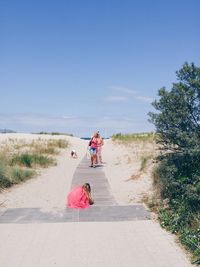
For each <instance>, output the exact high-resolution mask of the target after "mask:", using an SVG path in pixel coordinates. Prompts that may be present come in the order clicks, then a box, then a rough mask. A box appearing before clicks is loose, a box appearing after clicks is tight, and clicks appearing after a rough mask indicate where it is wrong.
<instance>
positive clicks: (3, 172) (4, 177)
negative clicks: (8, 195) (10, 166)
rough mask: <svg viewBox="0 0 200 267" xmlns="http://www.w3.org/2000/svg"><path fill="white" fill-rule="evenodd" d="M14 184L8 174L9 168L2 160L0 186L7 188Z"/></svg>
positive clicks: (0, 163)
mask: <svg viewBox="0 0 200 267" xmlns="http://www.w3.org/2000/svg"><path fill="white" fill-rule="evenodd" d="M11 185H12V182H11V181H10V179H9V177H8V175H7V169H6V166H5V165H4V164H2V162H0V188H7V187H10V186H11Z"/></svg>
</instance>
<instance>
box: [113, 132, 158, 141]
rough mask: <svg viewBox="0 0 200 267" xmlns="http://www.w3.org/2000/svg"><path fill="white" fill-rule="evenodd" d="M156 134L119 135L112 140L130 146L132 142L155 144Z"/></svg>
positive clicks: (115, 135)
mask: <svg viewBox="0 0 200 267" xmlns="http://www.w3.org/2000/svg"><path fill="white" fill-rule="evenodd" d="M155 138H156V136H155V134H154V133H153V132H149V133H133V134H122V133H117V134H114V135H113V136H112V140H113V141H115V142H119V143H122V144H128V143H132V142H153V141H155Z"/></svg>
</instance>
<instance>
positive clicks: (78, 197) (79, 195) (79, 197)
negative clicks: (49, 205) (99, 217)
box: [67, 183, 94, 209]
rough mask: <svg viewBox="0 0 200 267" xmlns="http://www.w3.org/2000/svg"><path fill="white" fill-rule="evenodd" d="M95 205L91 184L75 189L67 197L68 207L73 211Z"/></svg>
mask: <svg viewBox="0 0 200 267" xmlns="http://www.w3.org/2000/svg"><path fill="white" fill-rule="evenodd" d="M92 204H94V202H93V200H92V198H91V187H90V184H88V183H85V184H84V185H82V186H77V187H75V188H74V189H73V190H72V191H71V192H70V193H69V195H68V196H67V206H68V208H72V209H86V208H89V206H90V205H92Z"/></svg>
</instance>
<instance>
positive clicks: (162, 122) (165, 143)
mask: <svg viewBox="0 0 200 267" xmlns="http://www.w3.org/2000/svg"><path fill="white" fill-rule="evenodd" d="M176 74H177V78H178V82H177V83H173V85H172V89H171V91H167V90H166V88H165V87H163V88H161V89H160V90H159V91H158V96H159V97H160V98H159V100H156V101H154V102H153V106H154V107H155V109H156V110H157V111H158V113H153V112H150V113H149V115H150V121H151V122H153V123H154V125H155V126H156V131H157V133H158V136H159V141H158V142H159V143H161V144H162V147H163V149H166V150H172V151H174V152H181V153H194V152H200V68H198V67H196V66H195V65H194V63H192V64H188V63H185V64H184V65H183V67H182V68H181V69H180V70H179V71H177V72H176Z"/></svg>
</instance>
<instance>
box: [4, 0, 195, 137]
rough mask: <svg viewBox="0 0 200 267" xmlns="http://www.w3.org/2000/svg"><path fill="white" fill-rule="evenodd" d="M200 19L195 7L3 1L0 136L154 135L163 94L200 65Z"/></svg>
mask: <svg viewBox="0 0 200 267" xmlns="http://www.w3.org/2000/svg"><path fill="white" fill-rule="evenodd" d="M199 14H200V1H198V0H187V1H186V0H168V1H164V0H163V1H162V0H159V1H158V0H152V1H149V0H140V1H134V0H124V1H122V0H57V1H55V0H54V1H52V0H29V1H27V0H23V1H22V0H18V1H15V0H13V1H12V0H1V1H0V93H1V105H0V128H11V129H13V130H17V131H22V132H37V131H62V132H70V133H74V134H75V135H81V136H82V135H84V136H85V135H90V134H91V132H93V131H94V130H95V129H97V130H100V131H101V132H102V134H103V135H104V134H107V135H110V134H112V133H116V132H124V133H125V132H142V131H149V130H152V129H153V125H151V124H150V123H148V122H147V119H148V116H147V113H148V112H149V111H150V110H152V107H151V102H152V100H153V99H155V98H156V94H157V90H158V89H159V88H160V87H162V86H166V87H167V88H170V86H171V84H172V82H175V81H176V76H175V71H176V70H178V69H180V68H181V66H182V65H183V63H184V62H185V61H188V62H194V63H195V64H196V65H198V66H199V65H200V32H199V29H200V19H199Z"/></svg>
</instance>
